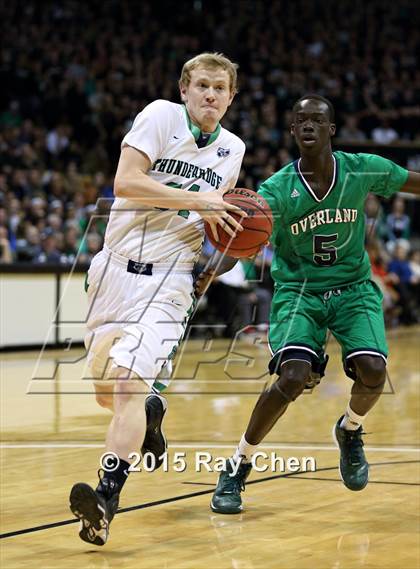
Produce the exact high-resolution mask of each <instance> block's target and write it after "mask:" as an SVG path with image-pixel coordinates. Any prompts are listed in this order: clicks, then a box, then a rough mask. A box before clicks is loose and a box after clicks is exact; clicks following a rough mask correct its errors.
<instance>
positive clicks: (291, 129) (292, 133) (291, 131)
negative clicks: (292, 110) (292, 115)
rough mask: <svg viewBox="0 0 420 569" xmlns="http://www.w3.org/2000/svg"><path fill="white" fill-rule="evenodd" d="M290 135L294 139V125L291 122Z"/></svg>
mask: <svg viewBox="0 0 420 569" xmlns="http://www.w3.org/2000/svg"><path fill="white" fill-rule="evenodd" d="M290 134H291V135H292V136H293V137H294V136H295V123H294V122H292V124H291V125H290Z"/></svg>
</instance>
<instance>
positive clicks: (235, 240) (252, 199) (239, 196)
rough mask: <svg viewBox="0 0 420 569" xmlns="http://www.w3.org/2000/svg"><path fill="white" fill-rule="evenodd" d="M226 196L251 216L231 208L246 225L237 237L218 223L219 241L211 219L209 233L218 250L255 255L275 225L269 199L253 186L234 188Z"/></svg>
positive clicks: (208, 227)
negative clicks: (241, 214) (214, 235)
mask: <svg viewBox="0 0 420 569" xmlns="http://www.w3.org/2000/svg"><path fill="white" fill-rule="evenodd" d="M224 200H225V201H227V202H228V203H230V204H233V205H236V206H238V207H240V208H241V209H243V210H244V211H245V212H246V213H247V215H248V217H245V218H242V217H241V216H240V215H236V214H235V213H232V212H229V213H230V215H232V217H234V218H235V219H236V220H237V221H239V222H240V223H241V225H242V227H243V228H244V230H243V231H240V232H238V234H237V235H236V237H231V236H230V235H229V234H228V233H226V231H225V230H224V229H222V228H221V227H219V226H218V227H217V233H218V235H219V240H218V241H216V240H215V239H214V237H213V234H212V232H211V229H210V226H209V225H208V223H205V230H206V235H207V237H208V239H209V241H210V243H211V244H212V245H213V246H214V247H216V249H217V250H218V251H221V252H222V253H226V254H227V255H229V257H235V258H240V257H252V255H255V254H256V253H258V251H259V249H260V248H261V246H262V245H263V244H264V243H265V242H266V241H267V240H268V239H269V238H270V235H271V231H272V229H273V216H272V213H271V209H270V206H269V205H268V203H267V202H266V200H265V199H264V198H263V197H262V196H260V195H258V194H257V193H256V192H254V191H253V190H248V189H246V188H233V189H232V190H229V191H228V192H226V194H225V195H224Z"/></svg>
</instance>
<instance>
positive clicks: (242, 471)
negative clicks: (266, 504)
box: [210, 460, 252, 514]
mask: <svg viewBox="0 0 420 569" xmlns="http://www.w3.org/2000/svg"><path fill="white" fill-rule="evenodd" d="M251 469H252V464H251V463H250V462H241V464H240V466H239V468H238V471H237V473H236V474H232V473H233V468H232V463H231V461H230V460H228V461H227V462H226V470H223V471H222V472H221V473H220V476H219V481H218V483H217V487H216V490H215V492H214V494H213V498H212V500H211V503H210V507H211V509H212V510H213V512H216V513H218V514H240V513H241V512H242V499H241V492H242V491H243V490H245V481H246V479H247V478H248V476H249V473H250V472H251Z"/></svg>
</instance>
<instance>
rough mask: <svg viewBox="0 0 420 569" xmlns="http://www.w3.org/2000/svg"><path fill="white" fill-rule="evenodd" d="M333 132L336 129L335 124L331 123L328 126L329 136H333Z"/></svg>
mask: <svg viewBox="0 0 420 569" xmlns="http://www.w3.org/2000/svg"><path fill="white" fill-rule="evenodd" d="M335 131H336V127H335V124H334V123H333V122H332V123H331V124H330V136H334V135H335Z"/></svg>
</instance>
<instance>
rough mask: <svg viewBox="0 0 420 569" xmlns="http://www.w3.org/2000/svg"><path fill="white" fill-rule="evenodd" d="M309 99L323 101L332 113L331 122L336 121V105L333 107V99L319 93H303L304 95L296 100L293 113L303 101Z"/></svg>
mask: <svg viewBox="0 0 420 569" xmlns="http://www.w3.org/2000/svg"><path fill="white" fill-rule="evenodd" d="M307 99H313V100H315V101H321V102H322V103H325V104H326V105H327V107H328V113H329V115H330V122H334V121H335V110H334V107H333V104H332V103H331V101H330V100H329V99H326V98H325V97H323V96H322V95H317V94H316V93H308V94H307V95H303V97H301V98H300V99H298V100H297V101H296V102H295V104H294V105H293V113H295V112H296V111H297V106H298V104H299V103H300V102H302V101H306V100H307Z"/></svg>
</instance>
